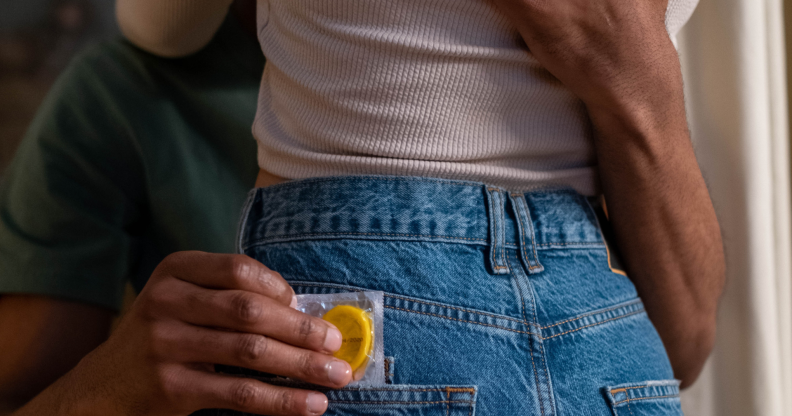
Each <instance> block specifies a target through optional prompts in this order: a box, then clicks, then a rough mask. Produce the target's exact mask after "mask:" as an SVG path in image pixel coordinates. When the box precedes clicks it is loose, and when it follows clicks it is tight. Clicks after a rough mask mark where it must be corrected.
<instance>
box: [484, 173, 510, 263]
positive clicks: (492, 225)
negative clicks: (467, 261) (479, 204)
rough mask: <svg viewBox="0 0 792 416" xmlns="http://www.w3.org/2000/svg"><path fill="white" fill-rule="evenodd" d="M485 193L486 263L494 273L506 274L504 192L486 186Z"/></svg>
mask: <svg viewBox="0 0 792 416" xmlns="http://www.w3.org/2000/svg"><path fill="white" fill-rule="evenodd" d="M485 194H486V195H487V217H488V218H489V246H490V249H489V256H488V257H489V259H488V263H489V265H490V268H491V269H492V272H493V273H494V274H508V273H509V265H508V263H507V261H506V245H505V243H506V223H505V221H506V219H505V211H504V206H505V204H504V202H505V200H504V192H503V191H502V190H501V189H498V188H493V187H486V188H485Z"/></svg>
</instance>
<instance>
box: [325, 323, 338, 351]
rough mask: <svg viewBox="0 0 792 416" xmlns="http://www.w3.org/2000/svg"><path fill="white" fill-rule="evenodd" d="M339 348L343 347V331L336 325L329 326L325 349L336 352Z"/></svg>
mask: <svg viewBox="0 0 792 416" xmlns="http://www.w3.org/2000/svg"><path fill="white" fill-rule="evenodd" d="M339 348H341V331H339V330H338V329H336V328H335V327H333V328H330V327H328V328H327V333H326V334H325V340H324V349H325V350H326V351H330V352H336V351H338V349H339Z"/></svg>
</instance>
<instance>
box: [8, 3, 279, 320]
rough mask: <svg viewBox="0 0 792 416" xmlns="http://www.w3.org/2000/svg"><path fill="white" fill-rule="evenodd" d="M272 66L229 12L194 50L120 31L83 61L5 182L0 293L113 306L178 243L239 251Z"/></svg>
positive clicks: (52, 97) (42, 111) (63, 80)
mask: <svg viewBox="0 0 792 416" xmlns="http://www.w3.org/2000/svg"><path fill="white" fill-rule="evenodd" d="M263 67H264V58H263V56H262V54H261V51H260V49H259V48H258V44H257V43H256V42H255V40H254V39H252V38H251V37H249V36H248V35H246V34H245V33H243V31H242V29H241V26H240V25H239V24H238V22H236V20H235V19H234V18H233V17H229V18H228V19H227V21H226V22H225V24H224V25H223V27H222V28H221V30H220V31H219V32H218V34H217V36H215V39H214V40H213V41H212V43H210V44H209V45H208V46H207V47H206V48H205V49H204V50H202V51H201V52H199V53H197V54H195V55H193V56H190V57H188V58H183V59H162V58H157V57H154V56H152V55H149V54H147V53H145V52H142V51H140V50H138V49H136V48H134V47H133V46H131V45H130V44H128V43H126V42H125V41H124V40H122V39H117V40H114V41H112V42H109V43H105V44H102V45H98V46H96V47H93V48H91V49H89V50H87V51H85V52H84V53H82V54H81V55H80V56H79V57H77V58H76V59H75V60H74V61H73V62H72V63H71V65H70V66H69V68H68V69H67V70H66V71H65V72H64V73H63V74H62V75H61V77H60V79H59V80H58V81H57V82H56V84H55V85H54V87H53V88H52V90H51V91H50V92H49V95H48V96H47V98H46V100H45V101H44V103H43V104H42V105H41V107H40V108H39V110H38V114H37V116H36V118H35V120H34V121H33V123H32V125H31V126H30V129H29V131H28V132H27V135H26V136H25V138H24V140H23V141H22V143H21V145H20V147H19V150H18V151H17V154H16V156H15V158H14V160H13V162H12V164H11V166H10V167H9V169H8V171H7V172H6V174H5V177H4V178H3V183H2V185H0V293H27V294H39V295H47V296H54V297H59V298H66V299H72V300H77V301H82V302H88V303H92V304H97V305H101V306H106V307H109V308H113V309H118V308H119V307H120V305H121V301H122V298H123V293H124V286H125V284H126V280H127V279H131V281H132V284H133V286H134V287H135V289H137V290H140V289H141V288H142V287H143V286H144V285H145V283H146V280H147V279H148V277H149V275H150V274H151V272H152V271H153V270H154V268H155V267H156V265H157V264H158V263H159V262H160V261H161V260H162V259H163V258H164V257H165V256H166V255H168V254H170V253H172V252H175V251H181V250H204V251H210V252H233V251H234V239H235V238H234V237H235V234H236V227H237V221H238V219H239V215H240V212H241V208H242V204H243V203H244V199H245V195H246V193H247V191H248V190H249V189H250V188H251V187H252V186H253V184H254V182H255V177H256V173H257V171H258V168H257V166H256V144H255V141H254V140H253V137H252V134H251V125H252V123H253V117H254V115H255V110H256V102H257V94H258V89H259V83H260V81H261V73H262V70H263Z"/></svg>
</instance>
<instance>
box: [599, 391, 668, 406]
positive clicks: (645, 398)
mask: <svg viewBox="0 0 792 416" xmlns="http://www.w3.org/2000/svg"><path fill="white" fill-rule="evenodd" d="M674 397H679V395H678V394H668V395H665V396H646V397H636V398H632V399H624V400H621V401H618V402H615V403H613V405H614V406H618V405H620V404H622V403H627V405H628V406H629V404H630V402H636V401H639V400H652V399H670V398H674Z"/></svg>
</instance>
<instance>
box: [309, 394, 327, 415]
mask: <svg viewBox="0 0 792 416" xmlns="http://www.w3.org/2000/svg"><path fill="white" fill-rule="evenodd" d="M305 404H307V405H308V411H309V412H311V413H312V414H315V415H321V414H323V413H324V412H325V410H326V409H327V397H325V395H324V394H321V393H308V398H307V399H305Z"/></svg>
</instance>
